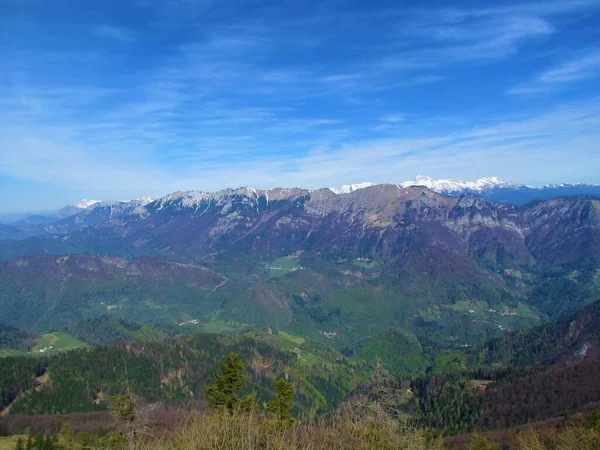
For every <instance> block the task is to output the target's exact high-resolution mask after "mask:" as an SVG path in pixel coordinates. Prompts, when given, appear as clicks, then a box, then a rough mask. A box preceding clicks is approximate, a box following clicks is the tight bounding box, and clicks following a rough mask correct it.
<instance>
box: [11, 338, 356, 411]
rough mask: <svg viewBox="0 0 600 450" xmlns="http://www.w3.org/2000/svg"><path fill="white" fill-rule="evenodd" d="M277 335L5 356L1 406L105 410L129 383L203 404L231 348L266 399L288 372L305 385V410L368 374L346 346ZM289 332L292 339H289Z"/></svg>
mask: <svg viewBox="0 0 600 450" xmlns="http://www.w3.org/2000/svg"><path fill="white" fill-rule="evenodd" d="M271 336H272V335H270V334H268V333H265V335H264V336H263V335H243V336H242V335H238V336H222V335H215V334H197V335H194V336H191V337H189V338H177V339H170V340H167V341H164V342H130V343H125V344H120V345H115V346H98V347H94V348H91V349H81V350H72V351H69V352H64V353H59V354H56V355H54V356H51V357H37V358H31V357H28V358H26V357H19V358H13V357H9V358H5V359H3V360H2V364H1V366H2V372H1V373H2V376H1V377H0V387H1V389H2V393H3V394H2V399H3V400H2V405H0V407H1V408H7V407H8V406H9V405H10V412H11V414H14V413H20V412H22V413H28V414H43V413H51V414H56V413H69V412H86V411H98V410H105V409H106V408H107V406H108V399H109V398H110V395H115V394H119V393H121V392H123V391H124V390H126V389H128V388H129V389H131V391H132V392H133V393H135V394H136V395H139V396H141V398H143V399H144V400H145V401H147V402H159V403H161V404H168V405H172V406H177V407H182V406H186V405H188V406H190V405H191V406H194V407H199V406H200V405H201V404H202V401H203V399H202V395H201V391H202V387H203V386H204V385H205V384H206V383H208V382H209V381H210V379H211V376H212V373H213V371H214V367H215V365H216V362H218V360H219V359H220V358H221V355H223V354H225V353H227V352H230V351H233V352H236V353H239V354H240V355H242V357H243V358H244V359H245V360H246V362H247V365H248V370H249V373H250V376H251V386H252V389H254V390H256V391H257V393H258V395H259V398H261V399H262V398H266V396H267V394H269V392H270V389H272V382H273V380H275V379H277V378H279V377H281V376H287V377H289V378H290V379H291V380H292V381H293V382H294V384H295V385H296V387H297V391H298V397H297V399H298V400H297V405H296V406H297V408H298V409H299V410H303V411H311V412H313V413H316V412H317V411H325V410H326V409H328V408H331V407H332V406H333V405H335V404H336V402H337V401H339V399H341V398H342V397H343V396H344V395H345V393H346V392H347V391H348V390H350V389H352V387H353V386H355V385H356V384H357V383H358V382H359V381H360V380H361V375H360V370H361V369H360V365H356V364H355V363H351V362H349V361H347V360H346V359H345V358H344V357H343V356H341V355H340V354H339V353H336V352H333V351H332V350H330V349H326V348H321V347H319V346H315V345H311V344H308V343H304V342H303V341H302V340H300V341H298V340H295V338H293V337H292V336H289V337H284V336H282V337H277V336H276V337H271ZM286 339H287V340H290V344H287V345H286V344H285V340H286ZM278 342H281V343H280V344H278ZM363 376H365V375H363ZM17 380H18V382H17ZM34 386H37V388H36V389H32V388H33V387H34Z"/></svg>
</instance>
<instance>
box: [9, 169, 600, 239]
mask: <svg viewBox="0 0 600 450" xmlns="http://www.w3.org/2000/svg"><path fill="white" fill-rule="evenodd" d="M374 185H375V183H372V182H368V181H367V182H363V183H357V184H348V185H344V186H342V187H340V188H333V187H332V188H330V190H331V191H332V192H334V193H336V194H348V193H350V192H353V191H355V190H358V189H363V188H366V187H370V186H374ZM398 186H402V187H411V186H425V187H427V188H428V189H431V190H432V191H434V192H437V193H439V194H444V195H450V196H460V195H464V194H471V195H478V196H481V197H484V198H487V199H488V200H493V201H496V202H500V203H509V204H515V205H524V204H526V203H529V202H532V201H536V200H551V199H553V198H558V197H568V196H577V195H595V196H597V195H600V184H585V183H577V184H570V183H561V184H547V185H544V186H530V185H525V184H517V183H511V182H506V181H503V180H501V179H499V178H497V177H485V178H479V179H477V180H475V181H465V180H453V179H434V178H431V177H427V176H423V175H419V176H417V177H416V178H415V179H414V180H411V181H405V182H402V183H400V184H398ZM152 200H153V199H152V198H141V199H136V200H133V202H145V203H149V202H151V201H152ZM107 203H112V204H119V203H129V202H128V201H120V202H102V201H100V200H87V199H83V200H81V201H79V202H77V203H75V204H73V205H67V206H65V207H63V208H61V209H59V210H57V211H46V212H41V213H35V214H21V215H18V214H11V215H0V224H3V225H11V226H13V227H17V228H19V227H29V226H35V225H46V224H50V223H53V222H56V221H58V220H60V219H64V218H65V217H68V216H72V215H75V214H78V213H80V212H82V211H83V210H85V209H86V208H89V207H92V206H94V205H96V204H104V205H105V206H106V204H107Z"/></svg>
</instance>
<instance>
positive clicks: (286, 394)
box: [267, 380, 296, 422]
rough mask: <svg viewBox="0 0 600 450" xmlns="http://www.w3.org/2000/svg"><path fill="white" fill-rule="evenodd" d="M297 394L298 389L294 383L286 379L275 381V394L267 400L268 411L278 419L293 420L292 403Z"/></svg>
mask: <svg viewBox="0 0 600 450" xmlns="http://www.w3.org/2000/svg"><path fill="white" fill-rule="evenodd" d="M295 396H296V390H295V389H294V385H293V384H292V383H288V382H287V381H285V380H277V381H276V382H275V395H274V396H273V398H272V399H271V401H269V402H267V412H268V413H269V414H271V415H272V416H273V417H275V418H277V419H278V420H283V421H286V422H293V420H294V417H293V416H292V403H293V402H294V398H295Z"/></svg>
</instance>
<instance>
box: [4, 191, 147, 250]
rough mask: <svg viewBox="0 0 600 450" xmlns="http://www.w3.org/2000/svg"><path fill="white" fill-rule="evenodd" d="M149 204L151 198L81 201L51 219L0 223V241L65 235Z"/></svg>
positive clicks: (40, 217)
mask: <svg viewBox="0 0 600 450" xmlns="http://www.w3.org/2000/svg"><path fill="white" fill-rule="evenodd" d="M151 201H152V199H151V198H140V199H135V200H129V201H96V200H82V201H81V202H79V203H77V204H75V205H70V206H66V207H64V208H62V209H61V210H59V211H57V212H56V213H54V214H53V215H51V216H28V217H27V218H25V219H23V220H21V221H19V222H16V223H14V224H11V225H10V226H9V225H1V224H0V240H2V239H24V238H26V237H35V236H48V235H54V234H56V235H59V234H68V233H70V232H73V231H76V230H79V229H81V228H85V227H88V226H92V225H96V224H98V223H101V222H105V221H107V220H112V219H116V218H117V217H119V216H122V215H125V214H129V213H131V212H133V211H134V210H135V209H136V208H138V207H140V206H143V205H146V204H147V203H149V202H151ZM7 227H8V228H7Z"/></svg>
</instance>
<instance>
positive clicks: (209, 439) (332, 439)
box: [140, 413, 443, 450]
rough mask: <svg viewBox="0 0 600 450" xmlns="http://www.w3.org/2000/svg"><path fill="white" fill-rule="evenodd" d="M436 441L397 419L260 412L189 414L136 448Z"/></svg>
mask: <svg viewBox="0 0 600 450" xmlns="http://www.w3.org/2000/svg"><path fill="white" fill-rule="evenodd" d="M441 448H443V447H442V445H441V443H440V442H437V441H436V442H432V441H430V440H428V439H427V437H426V435H425V433H423V432H421V431H418V430H414V429H412V428H410V427H404V426H402V425H401V423H400V422H398V421H392V420H380V418H378V417H375V416H373V417H363V418H362V419H361V420H353V418H352V417H351V416H348V415H336V416H335V417H330V418H328V419H326V420H324V421H323V422H322V423H315V424H311V425H305V424H300V423H295V424H286V423H282V422H281V421H278V420H274V419H270V418H267V417H264V416H262V415H260V414H252V413H249V414H236V415H228V414H219V413H218V414H212V413H196V414H192V415H190V416H189V417H188V418H187V420H186V421H185V423H184V424H182V426H181V427H180V428H179V429H177V430H176V431H174V432H173V433H171V434H168V435H165V436H164V437H162V438H160V439H152V440H148V441H146V442H142V443H140V449H141V450H204V449H206V450H208V449H211V450H213V449H214V450H219V449H222V450H226V449H227V450H229V449H244V450H259V449H261V450H262V449H269V450H284V449H285V450H338V449H339V450H345V449H357V450H358V449H361V450H388V449H389V450H425V449H441Z"/></svg>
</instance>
